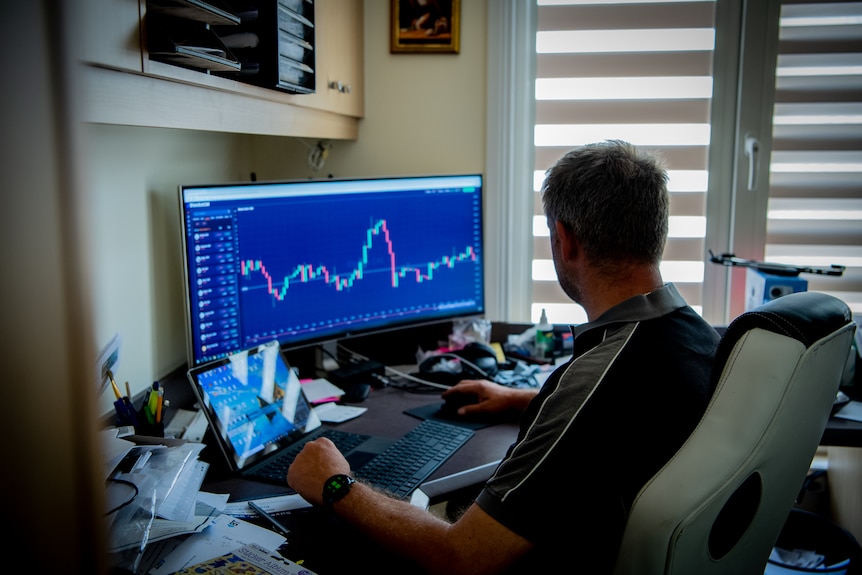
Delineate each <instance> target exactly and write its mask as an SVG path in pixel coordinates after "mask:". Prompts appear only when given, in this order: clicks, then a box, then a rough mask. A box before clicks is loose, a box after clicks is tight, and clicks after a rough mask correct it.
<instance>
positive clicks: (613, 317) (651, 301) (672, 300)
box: [571, 283, 688, 338]
mask: <svg viewBox="0 0 862 575" xmlns="http://www.w3.org/2000/svg"><path fill="white" fill-rule="evenodd" d="M687 305H688V304H687V303H686V301H685V299H684V298H683V297H682V296H681V295H680V294H679V292H678V291H677V289H676V286H674V285H673V284H670V283H668V284H665V285H663V286H662V287H660V288H658V289H655V290H653V291H651V292H649V293H647V294H641V295H636V296H634V297H630V298H629V299H627V300H625V301H622V302H620V303H618V304H617V305H615V306H614V307H612V308H610V309H609V310H607V311H606V312H605V313H603V314H602V315H600V316H599V317H597V318H596V319H595V320H594V321H591V322H587V323H582V324H580V325H574V326H571V329H572V335H574V336H575V337H576V338H577V337H578V335H580V334H582V333H584V332H587V331H590V330H592V329H594V328H597V327H602V326H605V325H608V324H612V323H620V322H632V321H644V320H648V319H655V318H657V317H661V316H663V315H667V314H669V313H670V312H672V311H674V310H677V309H680V308H683V307H686V306H687Z"/></svg>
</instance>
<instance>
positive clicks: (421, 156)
mask: <svg viewBox="0 0 862 575" xmlns="http://www.w3.org/2000/svg"><path fill="white" fill-rule="evenodd" d="M389 6H390V2H389V0H366V2H365V106H366V109H365V117H364V119H363V120H362V121H361V124H360V130H359V139H358V140H357V141H355V142H353V141H336V142H332V149H331V151H330V154H329V156H328V158H327V161H326V163H325V165H324V166H323V169H322V170H321V171H320V172H315V171H314V170H312V169H311V168H310V167H309V166H308V164H307V163H306V157H307V154H308V147H309V146H313V145H315V144H316V142H315V141H310V140H304V139H302V140H300V139H295V138H275V137H261V136H246V135H231V134H216V133H211V132H196V131H187V130H166V129H150V128H134V127H125V126H104V125H89V126H86V130H85V139H86V144H87V150H88V151H87V162H86V165H85V166H84V168H85V174H86V177H87V185H86V186H85V190H84V192H85V208H86V209H87V210H88V212H89V213H90V214H91V216H92V218H91V220H92V222H94V223H95V224H94V225H93V226H92V227H91V229H90V230H89V236H90V237H89V240H88V241H89V248H88V249H89V253H90V256H91V258H92V262H93V265H92V267H93V272H92V273H93V277H92V282H91V283H92V285H93V290H92V301H93V308H94V315H95V317H94V333H95V342H94V346H95V347H96V348H97V349H100V348H102V347H103V346H104V345H106V344H107V343H108V342H109V341H110V340H111V338H112V337H113V336H114V334H117V333H118V334H119V335H120V338H121V340H122V351H121V355H120V364H119V365H118V369H117V378H118V380H119V381H118V383H120V384H121V386H122V383H123V382H125V381H129V382H130V385H131V387H132V392H133V394H134V393H137V392H138V391H141V390H143V389H145V388H146V387H147V386H148V385H149V384H150V383H152V381H154V380H156V379H159V378H161V377H163V376H164V375H166V374H167V373H169V372H171V371H173V370H174V369H176V368H178V367H180V366H181V365H182V364H183V363H184V362H185V328H184V313H185V312H184V309H183V286H182V276H181V254H180V240H179V220H178V217H177V214H178V211H177V186H178V185H180V184H187V183H218V182H228V181H238V180H246V179H248V178H249V177H250V174H251V173H252V172H254V173H255V174H256V177H257V178H258V180H271V179H282V178H310V177H328V176H330V175H331V176H334V177H361V176H373V175H406V174H426V173H427V174H440V173H459V172H461V173H466V172H483V171H484V162H485V98H486V94H485V92H486V90H485V76H486V62H487V56H486V49H485V45H486V37H487V28H486V26H485V20H486V14H485V10H486V6H487V3H486V1H481V0H471V1H470V2H463V3H462V7H461V10H462V13H461V29H462V35H461V50H460V53H459V54H390V53H389V38H390V30H389ZM112 402H113V396H112V394H111V392H110V390H107V391H106V392H104V393H103V394H102V396H101V402H100V407H101V411H100V412H101V413H110V412H111V410H112V405H111V404H112Z"/></svg>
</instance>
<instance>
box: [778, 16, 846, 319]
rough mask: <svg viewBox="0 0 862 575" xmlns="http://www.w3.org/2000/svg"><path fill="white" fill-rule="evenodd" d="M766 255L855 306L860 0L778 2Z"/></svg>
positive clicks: (811, 284)
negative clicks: (836, 272)
mask: <svg viewBox="0 0 862 575" xmlns="http://www.w3.org/2000/svg"><path fill="white" fill-rule="evenodd" d="M775 88H776V89H775V106H774V114H773V142H772V156H771V162H770V187H769V203H768V211H767V223H766V232H767V233H766V246H765V259H766V260H768V261H775V262H780V263H787V264H792V265H800V266H818V267H826V266H829V265H832V264H838V265H844V266H846V267H847V269H846V270H845V272H844V275H843V276H842V277H840V278H835V277H829V276H820V275H811V274H803V276H802V277H804V278H805V279H807V280H808V289H809V290H810V291H823V292H826V293H830V294H832V295H834V296H836V297H838V298H841V299H842V300H844V301H845V302H847V304H848V305H849V306H850V308H851V309H852V310H853V312H854V315H859V314H862V2H806V3H796V2H793V3H791V2H786V1H785V2H784V3H783V4H782V8H781V20H780V28H779V45H778V63H777V67H776V83H775Z"/></svg>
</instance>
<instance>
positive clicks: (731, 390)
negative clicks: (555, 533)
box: [614, 292, 855, 575]
mask: <svg viewBox="0 0 862 575" xmlns="http://www.w3.org/2000/svg"><path fill="white" fill-rule="evenodd" d="M854 330H855V324H854V323H853V322H852V321H851V314H850V310H849V309H848V307H847V305H846V304H844V302H842V301H841V300H839V299H836V298H834V297H832V296H829V295H826V294H822V293H816V292H800V293H794V294H789V295H786V296H783V297H780V298H778V299H775V300H773V301H770V302H768V303H766V304H764V305H762V306H760V307H758V308H755V309H753V310H751V311H748V312H746V313H743V314H742V315H740V316H739V317H738V318H737V319H736V320H734V321H733V322H731V324H730V325H729V326H728V328H727V330H726V332H725V333H724V335H723V336H722V339H721V343H720V344H719V347H718V351H717V354H716V358H715V364H714V367H713V376H712V377H713V382H715V385H716V387H715V391H714V394H713V397H712V399H711V401H710V403H709V405H708V407H707V410H706V413H705V414H704V416H703V418H702V419H701V421H700V423H699V424H698V426H697V428H696V429H695V431H694V432H693V433H692V434H691V436H690V437H689V439H688V440H687V441H686V443H685V444H684V445H683V446H682V447H681V448H680V449H679V451H678V452H677V453H676V454H675V455H674V457H673V458H672V459H671V460H670V461H669V462H668V463H667V464H666V465H665V466H664V467H663V468H662V469H661V470H660V471H659V472H658V473H656V474H655V476H653V478H652V479H650V481H649V482H648V483H647V484H646V485H645V486H644V487H643V489H642V490H641V492H640V493H639V494H638V496H637V498H636V499H635V502H634V505H633V506H632V509H631V511H630V515H629V518H628V521H627V524H626V528H625V531H624V533H623V539H622V545H621V548H620V552H619V555H618V557H617V560H616V565H615V571H614V573H615V575H636V574H637V575H658V574H663V575H672V574H677V575H693V574H697V575H709V574H717V573H721V574H727V573H733V574H734V575H749V574H751V575H754V574H757V575H763V572H764V569H765V567H766V563H767V559H768V557H769V554H770V552H771V550H772V548H773V546H774V544H775V541H776V539H777V538H778V534H779V533H780V532H781V528H782V526H783V525H784V523H785V520H786V519H787V517H788V515H789V513H790V510H791V508H792V507H793V503H794V500H795V498H796V496H797V494H798V493H799V491H800V488H801V487H802V484H803V482H804V480H805V477H806V475H807V473H808V470H809V468H810V465H811V461H812V459H813V457H814V453H815V451H816V449H817V445H818V443H819V441H820V438H821V436H822V434H823V430H824V428H825V427H826V422H827V420H828V418H829V415H830V412H831V408H832V404H833V402H834V400H835V397H836V393H837V391H838V386H839V383H840V381H841V375H842V371H843V369H844V365H845V361H846V358H847V354H848V353H849V351H850V342H851V339H852V337H853V332H854Z"/></svg>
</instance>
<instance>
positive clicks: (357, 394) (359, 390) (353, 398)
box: [341, 383, 371, 403]
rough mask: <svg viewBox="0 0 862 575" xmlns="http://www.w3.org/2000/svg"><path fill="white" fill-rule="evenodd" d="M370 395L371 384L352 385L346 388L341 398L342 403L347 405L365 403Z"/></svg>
mask: <svg viewBox="0 0 862 575" xmlns="http://www.w3.org/2000/svg"><path fill="white" fill-rule="evenodd" d="M369 393H371V384H370V383H351V384H350V385H347V386H346V387H345V388H344V395H342V396H341V401H343V402H345V403H359V402H361V401H365V398H367V397H368V394H369Z"/></svg>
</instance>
